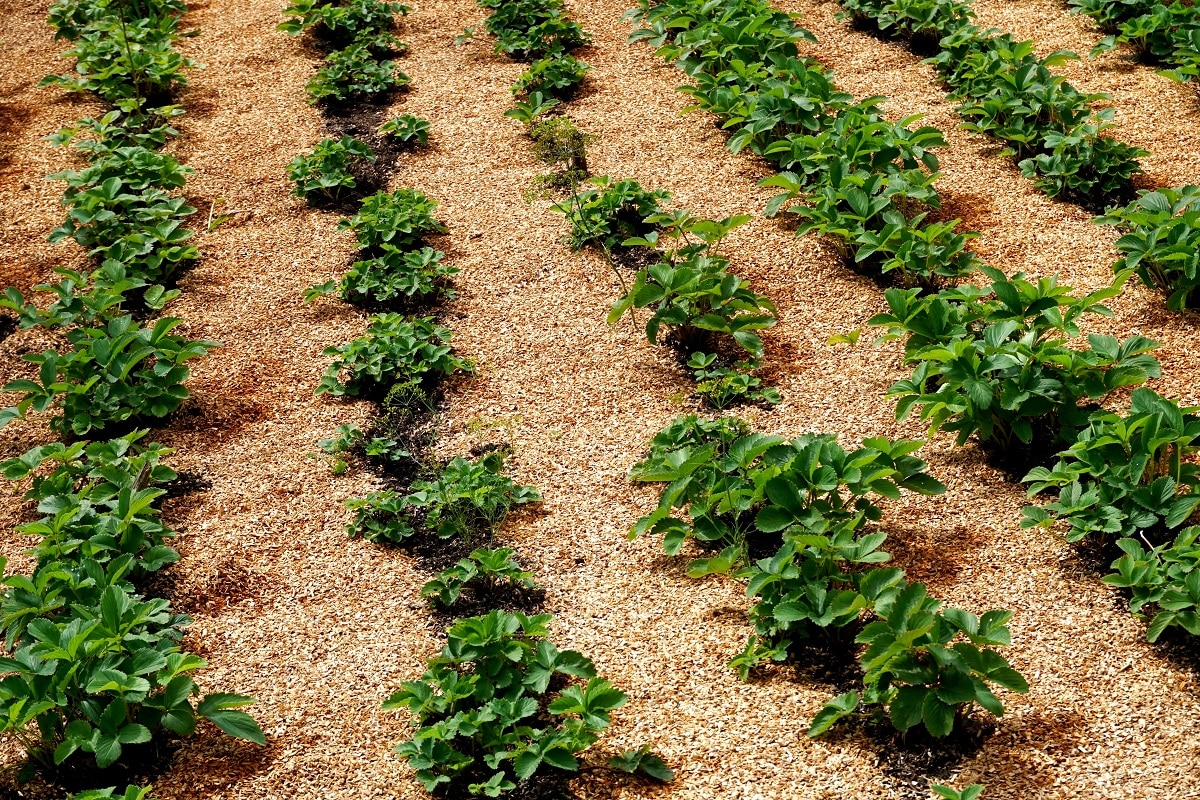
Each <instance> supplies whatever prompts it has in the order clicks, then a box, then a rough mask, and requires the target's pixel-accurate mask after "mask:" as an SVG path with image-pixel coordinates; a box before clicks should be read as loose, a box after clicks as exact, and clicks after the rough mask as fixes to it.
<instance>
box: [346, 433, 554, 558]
mask: <svg viewBox="0 0 1200 800" xmlns="http://www.w3.org/2000/svg"><path fill="white" fill-rule="evenodd" d="M503 469H504V456H503V454H501V453H500V452H498V451H496V452H492V453H489V454H487V455H486V456H484V457H482V458H480V459H478V460H477V461H468V460H466V459H465V458H461V457H456V458H453V459H451V460H450V462H449V463H448V464H446V465H445V467H443V468H442V470H441V473H440V474H439V475H438V476H437V477H436V478H435V479H433V480H427V481H426V480H419V481H414V482H413V484H412V485H411V486H410V487H409V489H408V491H407V493H400V492H397V491H394V490H391V489H388V490H385V491H382V492H374V493H372V494H370V495H368V496H366V497H364V498H352V499H350V500H348V501H346V505H347V507H348V508H349V509H350V510H352V511H354V512H355V516H354V519H353V520H352V521H351V522H350V523H349V524H348V525H347V526H346V531H347V533H349V534H350V535H351V536H362V537H363V538H364V539H366V540H367V541H370V542H378V541H381V540H386V541H392V542H399V541H401V540H403V539H406V538H408V537H409V536H412V535H413V534H414V533H416V531H417V528H418V527H420V528H421V529H423V530H426V531H429V532H431V533H434V534H436V535H437V536H438V537H439V538H441V539H450V538H462V539H464V540H466V541H467V542H471V541H472V540H474V539H475V538H476V537H478V536H483V537H485V538H487V539H489V540H490V539H491V538H492V536H493V534H495V532H496V531H497V530H498V529H499V528H500V526H501V525H503V524H504V520H505V519H506V518H507V517H508V513H509V511H511V510H512V508H513V506H518V505H525V504H527V503H538V502H541V499H542V498H541V495H540V494H538V490H537V489H536V488H535V487H533V486H520V485H518V484H516V483H514V482H513V480H512V479H511V478H509V477H508V476H506V475H504V474H502V470H503Z"/></svg>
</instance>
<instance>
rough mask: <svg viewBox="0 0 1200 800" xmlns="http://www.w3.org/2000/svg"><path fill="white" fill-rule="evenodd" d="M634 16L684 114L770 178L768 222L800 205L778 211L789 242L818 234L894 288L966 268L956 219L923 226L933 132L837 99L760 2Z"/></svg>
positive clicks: (792, 29) (678, 7) (944, 279)
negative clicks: (699, 117)
mask: <svg viewBox="0 0 1200 800" xmlns="http://www.w3.org/2000/svg"><path fill="white" fill-rule="evenodd" d="M633 16H634V17H635V18H636V19H639V20H640V21H641V22H643V23H645V24H646V27H644V28H639V29H638V30H636V31H634V33H633V34H632V35H631V36H630V40H631V41H648V42H650V43H652V44H654V45H657V46H658V48H659V49H658V54H659V55H660V56H661V57H662V58H664V59H665V60H668V61H672V62H675V63H677V64H678V65H679V66H680V67H682V68H683V69H684V70H685V71H687V72H688V74H689V75H691V76H692V78H693V79H694V82H695V85H694V86H691V87H683V88H682V89H681V91H684V92H686V93H687V94H689V95H691V96H692V98H693V99H694V101H695V104H694V105H693V106H691V107H690V109H699V110H704V111H708V112H710V113H713V114H715V115H716V116H717V117H718V118H719V119H720V120H721V121H722V123H723V127H725V128H726V129H727V130H729V131H730V138H729V142H728V146H729V149H730V150H732V151H733V152H740V151H741V150H743V149H749V150H750V151H751V152H753V153H755V154H757V155H760V156H762V157H764V158H766V159H767V160H769V161H771V162H773V163H774V164H775V165H776V166H777V167H778V168H779V169H780V170H781V172H780V174H779V175H776V176H772V177H771V178H768V179H766V180H764V181H763V182H762V183H763V185H765V186H772V187H776V188H778V189H781V190H782V191H781V192H780V193H779V194H777V195H776V196H775V197H774V198H772V199H771V201H770V202H769V203H768V205H767V213H768V215H770V216H773V215H775V214H777V213H778V212H779V211H780V210H781V209H783V208H784V207H785V206H788V205H789V204H791V203H792V201H797V200H798V201H803V203H805V204H803V205H792V207H791V208H789V211H791V212H793V213H796V214H798V215H800V217H801V219H802V224H801V226H800V227H799V229H798V232H799V233H806V232H809V231H812V232H815V233H819V234H821V235H824V236H827V237H829V238H830V239H831V240H832V241H834V242H835V243H836V244H837V246H839V247H840V248H841V249H842V252H843V254H844V255H845V256H846V258H847V260H849V261H850V262H851V263H852V264H854V265H855V266H856V267H857V268H859V269H862V270H863V271H864V272H867V273H868V274H873V275H875V276H877V277H878V276H881V275H883V274H884V273H894V274H893V275H892V276H891V277H892V278H898V279H899V280H900V281H901V283H903V284H905V285H917V286H921V287H923V288H933V287H935V286H937V285H940V284H943V283H954V282H956V281H957V280H959V279H961V278H962V277H964V276H966V275H968V274H969V273H970V272H971V271H972V270H973V269H974V267H975V266H976V260H975V258H974V256H972V255H971V254H970V253H969V252H968V251H967V250H966V249H965V246H966V242H967V241H968V239H969V238H970V237H971V234H964V233H959V232H957V230H956V227H957V225H958V222H957V220H954V221H946V222H936V223H933V222H926V217H927V215H928V213H929V210H932V209H937V208H939V207H940V199H939V198H938V194H937V192H936V191H935V190H934V188H933V182H934V181H935V180H936V178H937V177H938V173H937V168H938V161H937V158H936V156H934V154H933V152H932V151H933V150H934V149H936V148H938V147H943V146H944V145H945V141H944V139H943V137H942V134H941V133H940V132H939V131H938V130H937V129H935V128H931V127H928V126H922V127H915V125H914V124H915V123H916V122H917V121H918V119H919V117H910V118H908V119H905V120H902V121H900V122H892V121H889V120H887V119H885V118H884V117H883V115H882V112H881V111H880V109H879V105H880V103H881V102H882V100H883V98H880V97H868V98H864V99H863V100H861V101H857V102H856V101H855V99H854V98H853V97H852V96H851V95H849V94H846V93H844V92H842V91H840V90H839V89H838V88H837V87H836V86H835V85H834V82H833V76H832V74H831V73H830V72H828V71H827V70H825V68H824V67H822V66H821V65H820V64H819V63H817V62H815V61H813V60H811V59H806V58H801V57H799V55H798V53H797V50H796V44H795V43H796V42H799V41H807V40H811V38H812V37H811V34H809V33H808V32H807V31H805V30H804V29H803V28H800V27H798V26H796V25H795V23H794V22H793V21H792V19H791V18H790V17H789V16H788V15H786V14H783V13H782V12H778V11H776V10H775V9H773V8H772V7H771V6H770V5H769V4H768V3H765V2H761V1H760V0H739V2H737V3H731V4H706V3H702V2H698V0H668V2H665V3H660V4H654V5H650V4H644V5H643V7H642V9H641V10H639V11H637V12H634V14H633Z"/></svg>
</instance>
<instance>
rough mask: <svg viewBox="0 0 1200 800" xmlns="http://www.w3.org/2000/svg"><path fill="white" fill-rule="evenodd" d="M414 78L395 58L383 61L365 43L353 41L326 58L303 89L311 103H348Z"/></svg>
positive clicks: (392, 89)
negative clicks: (401, 70)
mask: <svg viewBox="0 0 1200 800" xmlns="http://www.w3.org/2000/svg"><path fill="white" fill-rule="evenodd" d="M410 82H411V80H410V79H409V77H408V76H407V75H405V74H404V73H403V72H400V71H399V70H398V69H397V67H396V62H394V61H380V60H378V59H376V58H375V54H374V53H373V52H372V51H371V48H370V47H368V46H367V45H365V44H357V43H356V44H352V45H350V46H349V47H346V48H344V49H342V50H334V51H333V52H332V53H330V54H329V55H328V56H326V57H325V63H324V64H322V65H321V68H320V69H318V70H317V74H316V75H314V76H313V77H312V78H311V79H310V80H309V82H308V83H307V84H306V85H305V87H304V90H305V91H306V92H307V93H308V102H309V103H313V104H315V103H323V102H334V101H336V102H339V103H341V102H346V101H348V100H353V99H361V98H363V97H366V96H368V95H375V94H382V93H384V92H392V91H395V90H396V89H399V88H401V87H403V86H407V85H408V84H409V83H410Z"/></svg>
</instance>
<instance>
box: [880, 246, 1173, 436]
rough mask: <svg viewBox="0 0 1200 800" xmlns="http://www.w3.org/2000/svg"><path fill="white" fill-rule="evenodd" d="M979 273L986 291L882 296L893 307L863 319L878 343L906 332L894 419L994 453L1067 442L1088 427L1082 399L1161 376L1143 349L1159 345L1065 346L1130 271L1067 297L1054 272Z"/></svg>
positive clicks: (1132, 341)
mask: <svg viewBox="0 0 1200 800" xmlns="http://www.w3.org/2000/svg"><path fill="white" fill-rule="evenodd" d="M982 269H983V272H984V273H985V274H986V275H987V276H988V277H989V278H990V279H991V280H992V284H991V286H990V287H989V288H987V289H980V288H978V287H967V286H962V287H958V288H956V289H949V290H944V291H942V292H939V293H938V294H936V295H921V294H920V292H919V291H918V290H916V289H911V290H907V291H901V290H889V291H888V292H886V293H885V296H886V298H887V301H888V305H889V307H890V308H891V311H890V313H888V314H881V315H878V316H876V317H874V318H872V319H871V321H870V324H872V325H878V326H883V327H885V328H886V329H887V330H888V333H887V334H886V335H885V337H884V338H885V339H892V338H906V339H907V341H906V344H905V360H906V361H907V362H908V363H910V364H915V365H916V366H915V369H914V370H913V373H912V376H911V377H910V378H908V379H906V380H902V381H899V382H897V383H896V384H895V385H894V386H892V388H891V389H889V390H888V395H889V396H890V397H895V398H897V404H896V417H897V419H904V418H905V417H907V416H908V414H909V413H911V411H912V410H913V409H914V408H919V409H920V416H921V420H922V421H923V422H927V423H928V424H929V428H930V432H931V433H932V432H934V431H937V430H939V429H943V428H944V429H946V430H949V431H954V432H956V434H957V441H958V443H959V444H963V443H965V442H966V441H967V439H968V438H969V437H971V436H972V435H976V436H978V438H979V440H980V441H981V442H983V443H985V444H986V445H988V446H991V447H993V448H995V450H996V451H997V452H998V453H999V454H1001V455H1006V456H1010V455H1017V454H1019V453H1020V452H1021V451H1022V447H1025V446H1028V445H1029V444H1030V443H1031V442H1032V441H1033V440H1034V437H1035V436H1040V437H1044V438H1045V441H1048V442H1069V441H1071V439H1072V438H1073V437H1074V433H1075V432H1076V431H1078V430H1081V429H1082V428H1083V427H1085V426H1086V425H1087V416H1088V414H1089V413H1090V410H1091V409H1089V408H1088V407H1086V406H1085V405H1084V403H1085V402H1087V401H1096V400H1101V399H1103V398H1105V397H1107V396H1108V395H1109V394H1111V393H1112V392H1114V391H1116V390H1117V389H1120V388H1123V387H1126V386H1136V385H1138V384H1140V383H1143V382H1144V381H1145V380H1146V379H1147V378H1151V377H1157V376H1158V375H1159V372H1160V368H1159V365H1158V362H1157V361H1156V360H1155V359H1154V358H1153V357H1152V356H1150V355H1148V352H1149V351H1150V350H1152V349H1154V348H1155V347H1156V346H1157V345H1156V344H1155V343H1154V342H1152V341H1150V340H1149V339H1146V338H1145V337H1142V336H1134V337H1130V338H1129V339H1126V340H1125V341H1123V342H1121V341H1118V340H1117V339H1114V338H1113V337H1111V336H1102V335H1099V334H1091V335H1089V336H1088V337H1087V339H1086V342H1087V347H1086V348H1085V349H1081V348H1076V347H1072V346H1071V340H1072V339H1074V338H1076V337H1078V336H1079V335H1080V333H1079V328H1078V325H1077V323H1078V320H1079V319H1080V318H1081V317H1082V316H1083V315H1084V314H1087V313H1097V314H1105V315H1107V314H1111V312H1110V311H1109V310H1108V309H1107V308H1106V307H1105V306H1104V305H1103V301H1105V300H1107V299H1109V298H1111V297H1113V296H1114V295H1115V294H1117V293H1118V292H1119V291H1120V287H1121V286H1122V285H1123V283H1124V281H1125V280H1126V279H1127V278H1128V273H1125V274H1123V275H1122V276H1118V279H1117V281H1116V282H1115V283H1114V284H1113V285H1112V286H1110V287H1107V288H1105V289H1101V290H1098V291H1096V292H1092V293H1090V294H1088V295H1085V296H1083V297H1075V296H1072V295H1071V294H1070V291H1071V290H1070V287H1068V286H1062V285H1059V284H1058V282H1057V281H1056V280H1055V279H1053V278H1042V279H1041V280H1039V281H1038V282H1037V283H1033V282H1031V281H1028V280H1026V279H1025V278H1024V277H1023V276H1022V275H1014V276H1012V277H1011V278H1010V277H1006V276H1005V275H1004V274H1003V273H1001V272H1000V271H999V270H996V269H993V268H991V267H984V268H982ZM1093 408H1094V406H1093Z"/></svg>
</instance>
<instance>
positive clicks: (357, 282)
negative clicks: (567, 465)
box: [0, 245, 458, 307]
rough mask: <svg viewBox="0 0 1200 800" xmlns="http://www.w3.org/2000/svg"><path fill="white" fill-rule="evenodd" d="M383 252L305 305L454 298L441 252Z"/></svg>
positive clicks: (312, 292) (311, 293)
mask: <svg viewBox="0 0 1200 800" xmlns="http://www.w3.org/2000/svg"><path fill="white" fill-rule="evenodd" d="M380 250H381V251H382V255H380V256H377V257H375V258H369V259H366V260H363V261H356V262H354V265H353V266H352V267H350V269H349V271H348V272H346V274H345V275H344V276H342V279H341V280H340V281H329V282H328V283H323V284H320V285H319V286H313V287H312V288H310V289H308V290H307V291H305V293H304V299H305V301H306V302H309V301H312V300H315V299H316V298H318V297H321V296H323V295H326V294H336V295H337V296H338V297H339V298H340V299H342V300H344V301H346V302H348V303H359V304H363V305H366V304H370V303H390V302H393V301H420V300H426V299H429V298H434V297H436V298H445V299H448V300H450V299H453V298H454V297H455V295H456V293H455V291H454V289H453V287H451V286H450V284H449V279H450V278H451V277H452V276H454V275H456V274H458V268H457V267H451V266H448V265H445V264H443V263H442V257H443V256H444V255H445V254H444V253H442V251H440V250H434V249H433V248H431V247H423V248H421V249H420V250H409V251H402V250H400V249H399V248H396V247H394V246H392V245H382V246H381V247H380ZM0 303H2V301H0ZM0 307H2V306H0Z"/></svg>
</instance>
